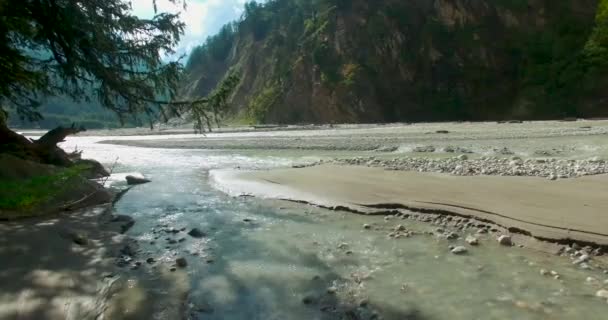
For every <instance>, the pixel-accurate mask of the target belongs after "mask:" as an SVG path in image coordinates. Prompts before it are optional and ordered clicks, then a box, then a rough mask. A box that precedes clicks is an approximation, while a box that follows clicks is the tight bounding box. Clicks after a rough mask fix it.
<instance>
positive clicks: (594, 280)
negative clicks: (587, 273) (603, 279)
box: [585, 277, 599, 284]
mask: <svg viewBox="0 0 608 320" xmlns="http://www.w3.org/2000/svg"><path fill="white" fill-rule="evenodd" d="M585 282H586V283H589V284H597V283H599V281H598V280H597V279H596V278H594V277H587V279H585Z"/></svg>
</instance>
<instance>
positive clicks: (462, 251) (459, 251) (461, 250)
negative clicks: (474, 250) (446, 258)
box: [451, 246, 469, 254]
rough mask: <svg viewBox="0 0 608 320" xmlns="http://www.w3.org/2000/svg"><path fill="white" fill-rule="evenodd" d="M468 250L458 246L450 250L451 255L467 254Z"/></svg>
mask: <svg viewBox="0 0 608 320" xmlns="http://www.w3.org/2000/svg"><path fill="white" fill-rule="evenodd" d="M468 251H469V250H467V248H465V247H463V246H458V247H455V248H454V249H452V251H451V252H452V253H453V254H465V253H467V252H468Z"/></svg>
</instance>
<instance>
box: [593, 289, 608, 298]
mask: <svg viewBox="0 0 608 320" xmlns="http://www.w3.org/2000/svg"><path fill="white" fill-rule="evenodd" d="M595 296H596V297H599V298H604V299H608V290H605V289H601V290H598V291H597V292H596V293H595Z"/></svg>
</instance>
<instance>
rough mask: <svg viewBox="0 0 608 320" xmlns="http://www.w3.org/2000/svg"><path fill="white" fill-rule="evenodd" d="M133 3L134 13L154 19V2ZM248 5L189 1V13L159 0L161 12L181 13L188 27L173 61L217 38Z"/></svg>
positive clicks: (242, 1)
mask: <svg viewBox="0 0 608 320" xmlns="http://www.w3.org/2000/svg"><path fill="white" fill-rule="evenodd" d="M131 2H132V6H133V12H134V13H135V15H137V16H138V17H141V18H150V17H152V16H154V7H153V5H152V0H131ZM245 2H247V0H187V7H186V10H183V7H182V5H181V4H178V5H174V4H172V3H171V2H169V1H168V0H157V6H158V10H159V12H172V13H175V12H180V13H181V14H180V17H181V19H182V21H183V22H185V23H186V30H185V33H184V35H183V36H182V39H181V42H180V44H179V45H178V47H177V49H176V52H177V54H176V55H175V56H173V57H171V58H174V57H179V56H181V55H186V56H187V55H188V54H189V53H190V51H191V50H192V49H193V48H194V47H196V46H198V45H200V44H201V43H203V42H204V41H205V39H206V38H207V37H208V36H211V35H214V34H216V33H217V32H218V31H219V30H220V28H221V27H222V26H223V25H224V24H226V23H228V22H230V21H233V20H236V19H238V18H239V17H240V16H241V14H242V13H243V7H244V6H245ZM258 2H262V1H258ZM178 3H181V1H178Z"/></svg>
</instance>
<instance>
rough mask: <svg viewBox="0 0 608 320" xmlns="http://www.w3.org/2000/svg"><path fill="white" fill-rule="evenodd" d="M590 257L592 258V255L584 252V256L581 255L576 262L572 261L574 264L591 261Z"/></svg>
mask: <svg viewBox="0 0 608 320" xmlns="http://www.w3.org/2000/svg"><path fill="white" fill-rule="evenodd" d="M589 259H591V257H590V256H589V255H587V254H583V255H582V256H580V257H579V258H578V259H576V260H574V262H572V264H575V265H577V264H582V263H584V262H587V261H589Z"/></svg>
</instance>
